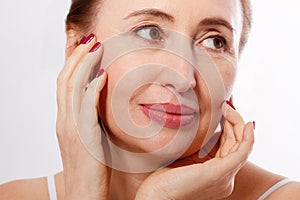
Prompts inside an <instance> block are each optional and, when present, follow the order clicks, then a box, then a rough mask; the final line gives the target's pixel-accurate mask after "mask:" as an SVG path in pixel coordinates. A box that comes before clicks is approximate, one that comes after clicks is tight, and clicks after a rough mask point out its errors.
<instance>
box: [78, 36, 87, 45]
mask: <svg viewBox="0 0 300 200" xmlns="http://www.w3.org/2000/svg"><path fill="white" fill-rule="evenodd" d="M85 40H86V37H85V36H83V37H82V38H81V40H80V42H79V44H83V42H84V41H85Z"/></svg>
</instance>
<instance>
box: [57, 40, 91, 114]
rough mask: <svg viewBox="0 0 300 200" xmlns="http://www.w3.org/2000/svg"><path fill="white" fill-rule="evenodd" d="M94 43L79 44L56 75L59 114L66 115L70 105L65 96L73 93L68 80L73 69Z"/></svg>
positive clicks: (71, 85)
mask: <svg viewBox="0 0 300 200" xmlns="http://www.w3.org/2000/svg"><path fill="white" fill-rule="evenodd" d="M94 43H95V39H94V38H93V39H92V40H91V41H90V42H89V43H87V44H81V45H79V46H78V47H77V48H75V50H74V51H73V53H72V54H71V56H70V57H69V59H68V60H67V61H66V63H65V65H64V67H63V69H62V70H61V71H60V73H59V75H58V78H57V102H58V110H59V111H61V112H60V113H67V111H66V109H67V108H68V107H67V106H68V105H70V103H68V102H67V96H68V93H70V92H73V84H72V83H70V79H71V77H72V75H73V73H74V71H75V69H76V68H77V67H78V64H79V63H80V62H81V60H82V59H83V58H84V56H85V55H86V54H87V53H88V51H89V49H90V48H91V47H92V46H93V44H94Z"/></svg>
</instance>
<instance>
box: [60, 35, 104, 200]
mask: <svg viewBox="0 0 300 200" xmlns="http://www.w3.org/2000/svg"><path fill="white" fill-rule="evenodd" d="M102 52H103V48H102V46H101V44H100V43H96V38H95V36H94V35H92V34H91V35H90V36H89V37H87V38H83V40H82V42H81V44H79V46H78V47H77V48H76V49H75V50H74V51H73V53H72V55H71V56H70V57H69V58H68V60H67V61H66V63H65V66H64V67H63V69H62V70H61V72H60V74H59V77H58V79H57V102H58V116H57V124H56V129H57V137H58V141H59V146H60V151H61V156H62V161H63V167H64V179H65V197H66V199H72V200H74V199H97V200H98V199H107V195H108V189H109V178H110V171H109V170H108V169H107V167H106V166H105V165H104V164H102V163H101V162H99V161H98V160H97V159H95V157H97V158H99V156H100V157H102V158H103V159H104V156H103V149H102V145H101V128H100V126H99V123H98V116H99V115H98V111H97V109H98V107H99V106H98V102H99V97H100V92H101V90H102V88H103V87H104V85H105V83H106V78H107V75H106V73H105V72H104V71H103V70H102V71H101V72H99V73H98V75H97V77H96V78H95V79H94V80H92V81H91V83H90V84H89V85H88V87H86V86H87V84H88V82H89V78H90V77H89V76H90V72H91V71H92V70H94V69H93V68H94V66H95V65H96V64H97V63H99V61H100V59H101V57H102ZM86 147H88V148H89V149H92V150H93V153H95V152H96V154H97V155H93V156H92V155H91V154H90V153H91V152H89V151H88V150H87V148H86Z"/></svg>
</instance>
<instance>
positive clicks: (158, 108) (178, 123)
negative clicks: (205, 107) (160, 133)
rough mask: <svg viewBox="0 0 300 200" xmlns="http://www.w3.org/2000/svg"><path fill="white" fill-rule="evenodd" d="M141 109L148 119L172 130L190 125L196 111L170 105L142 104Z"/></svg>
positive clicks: (184, 106) (182, 106) (183, 106)
mask: <svg viewBox="0 0 300 200" xmlns="http://www.w3.org/2000/svg"><path fill="white" fill-rule="evenodd" d="M141 109H142V111H143V112H144V114H145V115H147V116H148V117H149V118H150V119H152V120H154V121H155V122H157V123H159V124H161V125H163V126H164V127H167V128H173V129H178V128H180V127H182V126H187V125H188V124H190V123H192V122H193V120H194V118H195V115H196V111H195V110H194V109H192V108H190V107H188V106H186V105H174V104H170V103H162V104H160V103H158V104H143V105H141Z"/></svg>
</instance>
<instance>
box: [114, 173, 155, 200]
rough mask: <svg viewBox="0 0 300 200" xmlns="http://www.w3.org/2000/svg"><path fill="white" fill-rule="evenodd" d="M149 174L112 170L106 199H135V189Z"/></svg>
mask: <svg viewBox="0 0 300 200" xmlns="http://www.w3.org/2000/svg"><path fill="white" fill-rule="evenodd" d="M150 174H151V173H143V174H133V173H126V172H121V171H117V170H112V173H111V181H110V190H109V198H108V199H128V200H132V199H135V195H136V192H137V190H138V189H139V187H140V186H141V184H142V183H143V181H144V180H145V179H146V178H147V177H148V176H149V175H150Z"/></svg>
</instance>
